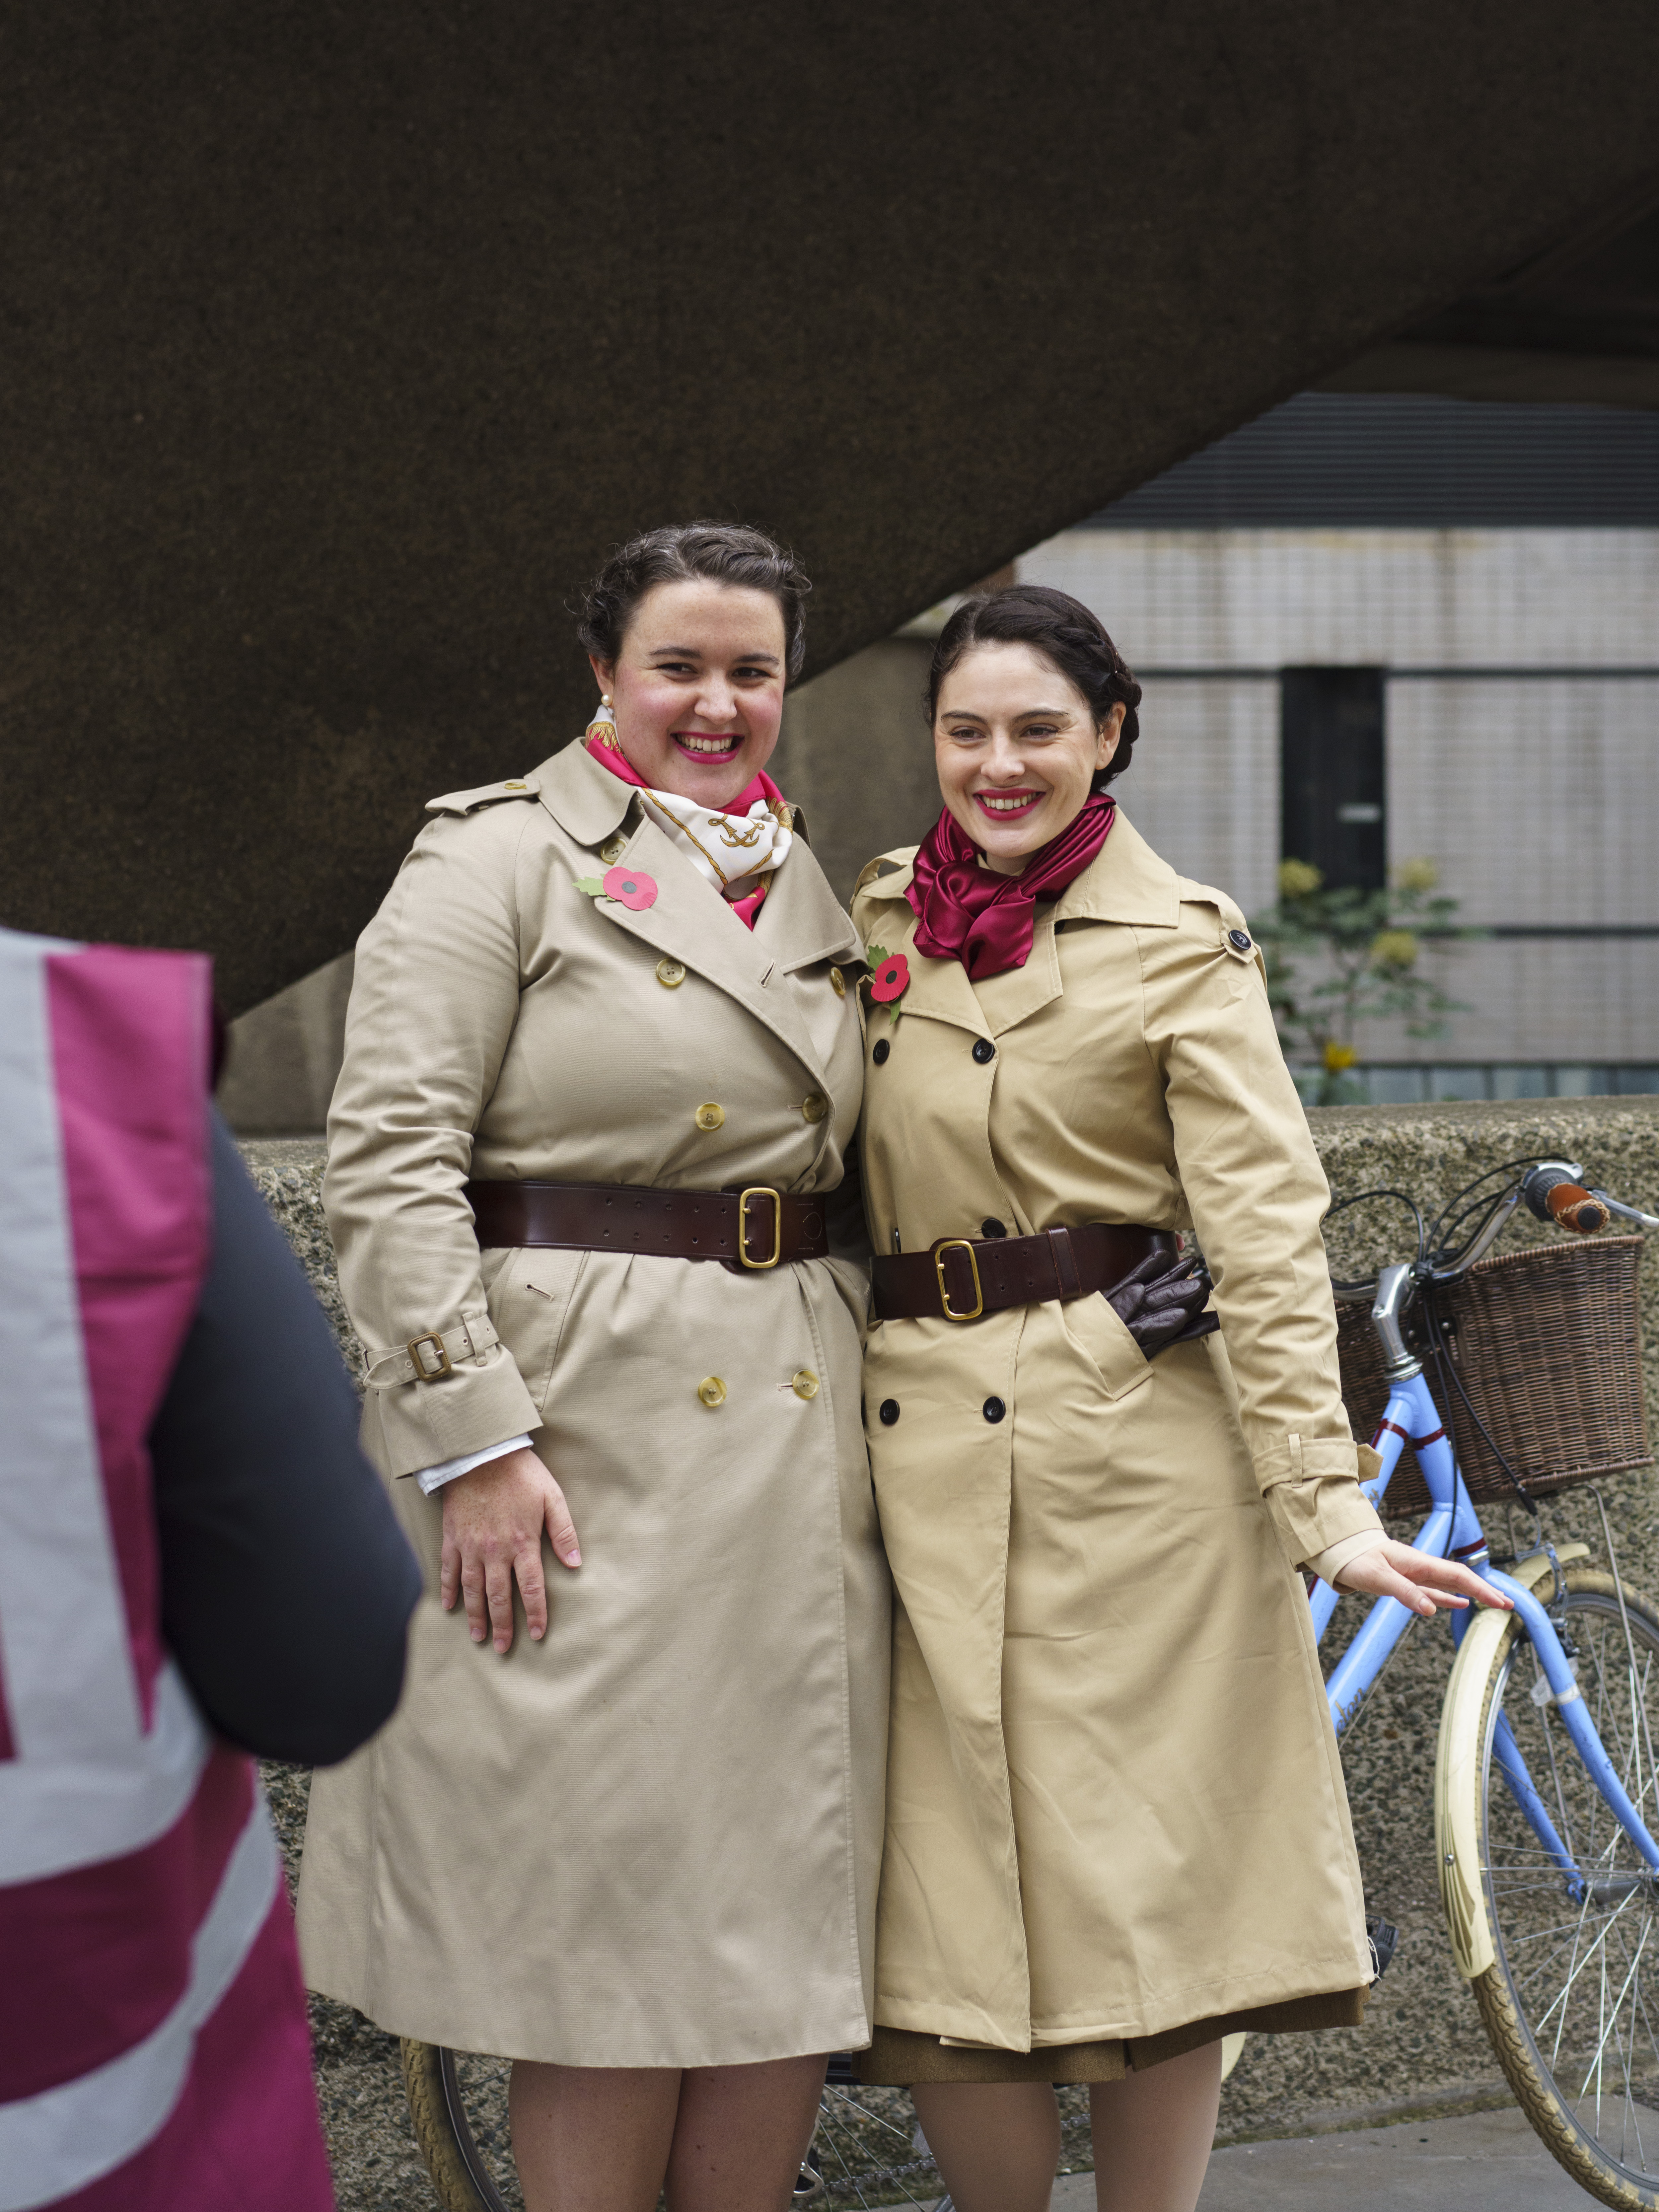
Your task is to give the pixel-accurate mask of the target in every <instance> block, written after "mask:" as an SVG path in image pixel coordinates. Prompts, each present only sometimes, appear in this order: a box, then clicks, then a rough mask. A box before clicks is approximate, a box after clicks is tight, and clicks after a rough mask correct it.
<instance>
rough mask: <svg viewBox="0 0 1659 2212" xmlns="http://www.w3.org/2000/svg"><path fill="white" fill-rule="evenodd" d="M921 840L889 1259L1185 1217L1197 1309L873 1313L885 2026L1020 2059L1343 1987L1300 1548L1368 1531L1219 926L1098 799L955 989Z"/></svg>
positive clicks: (869, 881)
mask: <svg viewBox="0 0 1659 2212" xmlns="http://www.w3.org/2000/svg"><path fill="white" fill-rule="evenodd" d="M910 859H911V854H910V853H909V852H904V853H899V854H891V855H889V856H888V858H887V860H885V861H884V862H883V861H877V862H872V865H871V866H870V868H868V869H866V872H865V874H864V877H863V878H861V879H860V890H859V893H858V896H856V897H855V899H854V921H855V922H856V924H857V926H858V928H859V931H860V935H861V936H862V937H863V938H864V939H865V940H866V944H868V945H878V946H881V947H883V948H884V949H885V950H886V951H889V952H902V953H904V954H905V955H906V956H907V957H908V963H909V973H910V983H909V987H908V991H907V992H906V994H905V995H904V996H903V998H902V1000H900V1001H899V1004H900V1006H901V1009H902V1012H901V1016H900V1018H899V1020H898V1022H897V1023H896V1024H892V1023H890V1021H889V1019H888V1018H887V1015H886V1012H885V1011H884V1009H883V1008H881V1007H875V1008H872V1012H871V1014H870V1017H869V1021H868V1037H867V1041H866V1052H867V1055H868V1057H867V1059H866V1088H865V1121H864V1126H863V1134H862V1137H861V1140H860V1141H861V1146H862V1152H863V1160H864V1176H865V1188H866V1205H867V1210H868V1214H869V1220H870V1226H871V1234H872V1240H873V1242H874V1243H875V1246H876V1249H877V1250H878V1251H891V1250H893V1249H900V1248H902V1249H903V1250H904V1251H907V1252H915V1251H921V1250H925V1249H927V1247H928V1246H929V1245H930V1244H931V1243H933V1241H934V1240H935V1239H937V1238H939V1237H981V1236H982V1235H987V1234H990V1235H995V1234H999V1233H1001V1231H1005V1230H1006V1231H1007V1232H1008V1233H1010V1234H1013V1235H1027V1234H1030V1233H1031V1232H1033V1231H1041V1230H1044V1229H1047V1228H1050V1227H1053V1226H1055V1225H1062V1224H1063V1225H1075V1224H1079V1223H1082V1222H1086V1221H1108V1222H1132V1223H1141V1224H1145V1225H1148V1226H1150V1227H1152V1228H1158V1229H1168V1230H1187V1229H1189V1228H1190V1229H1193V1230H1195V1231H1196V1234H1197V1237H1198V1240H1199V1242H1200V1244H1201V1246H1202V1248H1203V1250H1204V1252H1205V1255H1206V1258H1207V1259H1208V1261H1209V1263H1210V1266H1211V1268H1212V1271H1213V1273H1214V1277H1215V1285H1216V1290H1215V1305H1216V1308H1217V1309H1218V1313H1219V1316H1220V1322H1221V1331H1220V1334H1217V1335H1212V1336H1210V1337H1207V1338H1205V1339H1202V1340H1197V1341H1194V1342H1193V1343H1191V1344H1189V1345H1183V1346H1176V1347H1174V1348H1172V1349H1170V1350H1167V1351H1165V1352H1162V1353H1160V1354H1159V1355H1158V1358H1157V1359H1156V1360H1155V1361H1152V1362H1151V1363H1149V1362H1148V1361H1147V1360H1146V1358H1144V1357H1143V1355H1142V1353H1141V1352H1140V1351H1139V1348H1138V1346H1136V1344H1135V1343H1134V1340H1133V1338H1132V1337H1131V1336H1130V1334H1129V1332H1128V1331H1127V1328H1125V1327H1124V1326H1123V1324H1122V1323H1121V1322H1120V1321H1119V1320H1118V1318H1117V1316H1116V1315H1115V1313H1114V1312H1113V1311H1112V1310H1111V1309H1110V1307H1109V1306H1108V1304H1106V1302H1105V1300H1104V1298H1103V1297H1089V1298H1086V1299H1081V1300H1079V1301H1076V1302H1074V1303H1070V1304H1042V1305H1033V1306H1029V1307H1025V1308H1023V1309H1016V1310H1012V1311H1008V1312H1002V1313H994V1314H990V1315H987V1316H986V1317H985V1318H984V1319H982V1320H981V1321H978V1322H973V1323H971V1324H968V1325H963V1326H953V1325H952V1324H951V1322H948V1321H945V1320H944V1319H942V1318H941V1319H939V1320H938V1321H934V1320H931V1319H922V1320H902V1321H893V1322H886V1323H884V1324H883V1325H880V1326H878V1327H876V1328H872V1331H871V1334H870V1340H869V1345H868V1350H867V1354H866V1369H865V1395H866V1419H867V1434H868V1437H869V1440H870V1449H871V1462H872V1469H873V1472H874V1475H875V1481H876V1492H877V1500H878V1506H879V1509H880V1512H881V1520H882V1528H883V1534H884V1538H885V1541H886V1545H887V1551H888V1557H889V1559H890V1564H891V1567H892V1571H893V1578H894V1583H895V1588H896V1593H897V1597H898V1601H899V1609H898V1613H897V1617H896V1625H895V1632H894V1683H893V1714H892V1732H891V1741H890V1755H889V1764H888V1826H887V1840H886V1850H885V1856H884V1865H883V1872H882V1888H881V1905H880V1914H879V1923H878V1937H877V1995H876V2017H877V2021H878V2022H879V2023H882V2024H884V2025H885V2026H886V2027H890V2028H894V2029H902V2030H909V2031H913V2032H915V2033H918V2034H925V2035H927V2036H929V2037H936V2038H943V2039H947V2040H951V2039H954V2040H957V2041H960V2042H963V2043H967V2044H979V2045H991V2046H994V2048H996V2049H999V2050H1001V2051H1014V2052H1018V2051H1030V2050H1032V2049H1034V2048H1040V2047H1042V2046H1049V2045H1069V2044H1074V2043H1094V2042H1097V2041H1102V2042H1103V2041H1105V2040H1107V2039H1143V2038H1152V2039H1155V2038H1158V2037H1160V2036H1165V2035H1167V2034H1169V2033H1170V2032H1172V2031H1177V2030H1180V2029H1181V2028H1182V2027H1186V2026H1188V2025H1189V2024H1191V2023H1194V2022H1200V2021H1211V2020H1215V2019H1222V2018H1225V2017H1227V2016H1229V2015H1235V2014H1237V2013H1241V2012H1244V2013H1249V2012H1253V2011H1256V2010H1258V2009H1260V2008H1267V2007H1277V2006H1282V2005H1286V2004H1288V2003H1289V2002H1290V2001H1291V2000H1295V1999H1302V1998H1308V1997H1311V1996H1317V1995H1318V1994H1319V1993H1322V1992H1340V1991H1351V1990H1356V1989H1358V1988H1359V1987H1360V1986H1361V1985H1363V1984H1365V1983H1366V1982H1367V1981H1369V1979H1370V1954H1369V1951H1368V1948H1367V1945H1366V1940H1365V1932H1364V1911H1363V1902H1362V1896H1361V1889H1360V1879H1359V1869H1358V1863H1357V1861H1356V1858H1355V1854H1354V1846H1353V1840H1352V1832H1351V1830H1350V1826H1349V1821H1348V1814H1347V1804H1346V1797H1345V1796H1344V1792H1343V1787H1342V1776H1341V1771H1340V1766H1339V1764H1338V1759H1337V1749H1336V1743H1335V1740H1334V1735H1333V1732H1332V1729H1331V1723H1330V1721H1329V1718H1328V1715H1327V1711H1326V1705H1325V1699H1324V1695H1323V1692H1322V1686H1321V1680H1320V1671H1319V1667H1318V1663H1317V1660H1316V1654H1315V1650H1314V1644H1313V1639H1312V1636H1311V1632H1310V1623H1309V1608H1308V1601H1307V1597H1306V1595H1305V1592H1304V1585H1303V1583H1302V1581H1301V1579H1300V1577H1299V1576H1298V1574H1297V1567H1298V1566H1299V1565H1301V1564H1302V1563H1303V1562H1304V1560H1306V1559H1310V1557H1312V1556H1313V1555H1315V1554H1316V1553H1319V1552H1321V1551H1322V1550H1324V1549H1325V1548H1326V1547H1328V1546H1329V1545H1332V1544H1334V1543H1337V1542H1339V1541H1341V1540H1343V1539H1344V1538H1346V1537H1348V1536H1351V1535H1354V1534H1358V1533H1360V1532H1361V1531H1364V1530H1365V1529H1368V1528H1375V1527H1376V1516H1375V1514H1374V1513H1373V1511H1372V1510H1371V1508H1370V1505H1369V1504H1367V1503H1366V1502H1365V1500H1364V1497H1363V1496H1362V1495H1361V1493H1360V1492H1359V1489H1358V1482H1357V1479H1356V1478H1357V1472H1358V1451H1359V1449H1360V1448H1358V1447H1356V1445H1355V1443H1354V1442H1353V1439H1352V1435H1351V1433H1350V1430H1349V1425H1348V1422H1347V1419H1346V1414H1345V1413H1344V1410H1343V1404H1342V1399H1341V1396H1340V1389H1339V1385H1338V1376H1337V1365H1336V1330H1335V1321H1334V1313H1333V1309H1332V1303H1331V1293H1330V1287H1329V1282H1328V1275H1327V1271H1326V1265H1325V1258H1324V1253H1323V1249H1322V1243H1321V1238H1320V1226H1319V1225H1320V1221H1321V1218H1322V1214H1323V1212H1324V1210H1325V1206H1326V1204H1327V1202H1328V1191H1327V1188H1326V1185H1325V1181H1324V1178H1323V1176H1322V1173H1321V1171H1320V1168H1319V1163H1318V1160H1317V1158H1316V1154H1315V1152H1314V1149H1313V1146H1312V1143H1311V1140H1310V1137H1309V1133H1308V1128H1307V1124H1306V1121H1305V1120H1304V1115H1303V1112H1302V1109H1301V1107H1300V1105H1299V1103H1297V1096H1296V1092H1295V1091H1294V1089H1293V1087H1292V1085H1291V1080H1290V1078H1289V1076H1288V1074H1287V1073H1286V1072H1285V1065H1284V1061H1283V1059H1282V1057H1281V1055H1280V1052H1279V1044H1278V1042H1277V1039H1276V1037H1275V1035H1274V1030H1273V1020H1272V1017H1271V1015H1270V1013H1269V1011H1268V1007H1267V991H1266V987H1265V983H1264V981H1263V976H1262V973H1261V969H1260V967H1259V965H1258V962H1257V958H1256V955H1255V950H1254V948H1253V947H1252V946H1251V945H1250V942H1249V937H1248V935H1247V934H1246V933H1245V931H1244V926H1243V915H1240V913H1239V912H1238V910H1237V908H1236V907H1234V906H1233V905H1232V903H1231V901H1229V900H1228V899H1226V898H1225V897H1224V896H1222V895H1221V894H1220V893H1218V892H1217V891H1213V890H1206V888H1204V887H1203V886H1202V885H1200V884H1193V883H1188V882H1187V881H1185V880H1184V879H1182V878H1180V877H1177V876H1176V873H1175V872H1174V871H1173V870H1172V869H1170V867H1168V866H1166V865H1165V864H1164V861H1162V860H1159V859H1158V856H1157V855H1156V854H1154V853H1152V851H1151V849H1150V848H1148V847H1147V845H1146V842H1144V840H1142V839H1141V838H1140V837H1139V836H1138V835H1137V833H1136V832H1135V830H1134V829H1133V827H1132V826H1131V825H1130V823H1128V821H1127V819H1126V818H1125V817H1124V816H1123V815H1122V814H1121V813H1120V814H1119V816H1118V817H1117V820H1116V823H1115V826H1114V828H1113V829H1112V831H1111V834H1110V835H1109V837H1108V838H1107V841H1106V843H1105V845H1104V847H1103V849H1102V851H1101V853H1100V854H1099V856H1098V857H1097V859H1096V860H1094V861H1093V862H1092V863H1091V866H1089V867H1088V868H1086V869H1085V871H1084V872H1083V873H1082V874H1081V875H1080V876H1079V877H1078V878H1076V880H1075V881H1074V882H1073V884H1071V885H1070V887H1069V888H1068V889H1067V890H1066V891H1065V893H1064V894H1063V895H1062V896H1061V897H1060V899H1059V900H1058V901H1057V902H1055V903H1054V905H1053V906H1052V907H1049V908H1040V909H1039V916H1040V918H1039V920H1038V922H1037V926H1036V941H1035V943H1034V945H1033V946H1032V950H1031V954H1030V959H1029V960H1028V961H1027V962H1026V963H1025V965H1024V967H1023V968H1021V969H1015V970H1012V971H1011V972H1009V973H1007V974H1005V975H997V976H994V977H991V978H989V979H988V980H987V981H982V982H981V983H979V984H977V985H975V984H974V983H970V982H969V980H968V976H967V974H966V971H965V970H964V969H963V967H962V966H961V964H960V963H957V962H955V961H942V960H933V959H928V958H925V957H921V956H920V955H919V954H918V953H917V952H916V951H915V944H914V938H915V916H914V915H913V914H912V912H911V909H910V907H909V905H908V902H907V900H906V898H905V896H904V894H905V891H906V889H907V887H908V884H909V882H910V868H909V865H908V863H909V860H910ZM883 869H885V870H887V871H888V872H878V871H881V870H883ZM1235 932H1236V933H1237V935H1235V934H1232V933H1235ZM883 1042H885V1043H886V1044H887V1046H888V1048H889V1049H888V1051H887V1052H886V1053H882V1052H881V1049H880V1048H881V1045H882V1043H883ZM976 1046H977V1051H975V1047H976ZM987 1046H989V1047H992V1048H994V1050H991V1051H987V1049H986V1048H987ZM895 1239H897V1240H898V1243H897V1246H896V1243H895ZM1367 1458H1368V1463H1369V1455H1367ZM1286 2024H1290V2023H1289V2022H1288V2021H1287V2022H1286ZM1300 2024H1306V2022H1305V2021H1304V2022H1302V2023H1300ZM1199 2039H1200V2038H1194V2040H1199ZM878 2045H879V2038H878ZM1154 2055H1158V2054H1154ZM1107 2070H1110V2069H1107ZM878 2078H899V2079H906V2078H915V2075H914V2074H913V2075H904V2074H902V2073H901V2074H900V2075H897V2076H896V2077H889V2076H886V2075H878Z"/></svg>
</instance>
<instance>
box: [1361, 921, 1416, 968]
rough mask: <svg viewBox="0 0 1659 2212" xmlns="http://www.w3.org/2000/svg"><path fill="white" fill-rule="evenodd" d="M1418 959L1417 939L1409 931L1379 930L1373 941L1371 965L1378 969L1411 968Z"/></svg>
mask: <svg viewBox="0 0 1659 2212" xmlns="http://www.w3.org/2000/svg"><path fill="white" fill-rule="evenodd" d="M1416 959H1417V939H1416V938H1415V936H1414V935H1413V933H1412V932H1411V931H1410V930H1409V929H1379V930H1378V931H1377V933H1376V936H1375V937H1374V938H1372V939H1371V963H1372V965H1373V966H1374V967H1377V968H1409V967H1411V966H1413V963H1415V961H1416Z"/></svg>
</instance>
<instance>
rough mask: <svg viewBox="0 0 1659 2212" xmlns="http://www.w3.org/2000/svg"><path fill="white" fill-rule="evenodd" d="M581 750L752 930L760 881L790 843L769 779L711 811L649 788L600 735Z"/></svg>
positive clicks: (781, 802)
mask: <svg viewBox="0 0 1659 2212" xmlns="http://www.w3.org/2000/svg"><path fill="white" fill-rule="evenodd" d="M587 750H588V751H589V752H590V753H592V756H593V757H594V759H595V760H597V761H599V762H601V763H603V764H604V765H605V767H606V768H608V769H610V771H611V775H616V776H620V777H621V778H622V780H623V782H624V783H631V784H633V785H634V786H635V787H636V789H637V790H638V792H639V793H640V797H641V801H642V803H643V805H644V806H645V810H646V811H647V814H648V815H649V816H650V817H651V819H652V820H653V822H654V823H656V825H657V827H658V829H660V830H661V831H662V832H663V834H664V836H666V837H667V838H668V839H669V840H670V842H671V843H673V844H675V845H678V848H679V849H680V850H681V852H682V853H684V855H685V857H686V859H687V860H690V863H691V865H692V866H693V867H694V868H695V869H696V871H697V872H698V874H699V875H701V876H702V877H704V878H706V879H707V880H708V882H709V883H711V884H713V885H714V889H715V890H717V891H719V892H720V895H721V896H722V897H723V898H725V899H726V902H727V903H728V904H729V905H730V906H731V908H732V912H733V913H734V914H735V915H737V917H738V920H739V921H741V922H743V923H744V925H745V926H746V927H748V928H750V929H752V928H753V927H754V926H755V916H756V915H757V914H758V913H759V912H760V908H761V902H762V900H763V898H764V897H765V896H766V891H767V884H766V878H767V877H768V876H769V875H770V874H771V873H773V872H774V871H775V870H776V869H778V868H781V866H783V864H784V862H785V861H786V860H787V859H788V857H789V851H790V848H791V847H792V846H793V843H794V842H795V833H794V831H793V829H791V828H790V827H789V809H788V806H787V803H786V801H785V799H784V796H783V793H781V791H780V790H779V789H778V787H777V786H776V784H775V783H774V782H773V781H772V779H771V777H770V776H769V775H766V774H765V773H764V771H763V772H762V773H761V774H760V775H757V777H756V778H755V780H754V781H753V782H752V783H750V784H749V785H748V786H747V787H745V788H744V790H742V791H740V792H739V793H738V796H737V798H736V799H734V800H733V801H732V808H731V810H730V811H727V812H726V813H717V812H715V811H713V810H712V809H711V808H709V807H707V806H699V805H697V804H696V801H695V800H693V799H682V798H681V797H680V796H679V794H678V792H673V791H656V790H653V788H652V787H651V786H650V785H649V784H647V782H646V781H645V779H644V778H643V777H642V776H641V775H639V774H638V773H637V772H636V770H635V769H634V768H633V767H632V765H631V764H630V763H629V761H628V760H627V759H626V758H625V757H624V756H623V753H622V752H621V751H620V750H618V749H617V746H616V745H615V744H614V743H609V744H608V743H607V742H606V741H605V738H603V737H602V736H601V737H590V738H588V740H587Z"/></svg>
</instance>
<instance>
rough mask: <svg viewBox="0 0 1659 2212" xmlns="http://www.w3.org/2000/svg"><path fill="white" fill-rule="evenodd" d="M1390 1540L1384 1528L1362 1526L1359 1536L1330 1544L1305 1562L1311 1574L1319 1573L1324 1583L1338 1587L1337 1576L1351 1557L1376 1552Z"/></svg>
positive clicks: (1354, 1557) (1344, 1538)
mask: <svg viewBox="0 0 1659 2212" xmlns="http://www.w3.org/2000/svg"><path fill="white" fill-rule="evenodd" d="M1388 1541H1389V1537H1388V1532H1387V1530H1386V1529H1383V1528H1362V1529H1361V1530H1360V1532H1359V1534H1358V1535H1357V1536H1345V1537H1343V1539H1342V1541H1341V1542H1340V1543H1339V1544H1328V1545H1327V1546H1326V1547H1325V1548H1324V1550H1323V1551H1322V1552H1316V1553H1315V1554H1314V1556H1313V1558H1312V1559H1308V1560H1306V1561H1304V1565H1305V1566H1306V1567H1307V1570H1308V1571H1309V1573H1310V1574H1313V1575H1317V1576H1318V1577H1319V1579H1320V1581H1321V1582H1322V1583H1329V1584H1330V1586H1331V1588H1332V1589H1335V1588H1336V1578H1337V1577H1338V1576H1339V1575H1340V1573H1341V1571H1342V1570H1343V1568H1344V1567H1346V1565H1347V1564H1348V1562H1349V1561H1350V1559H1358V1557H1359V1555H1360V1553H1362V1552H1374V1551H1375V1550H1376V1547H1377V1546H1378V1545H1379V1544H1386V1543H1387V1542H1388Z"/></svg>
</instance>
